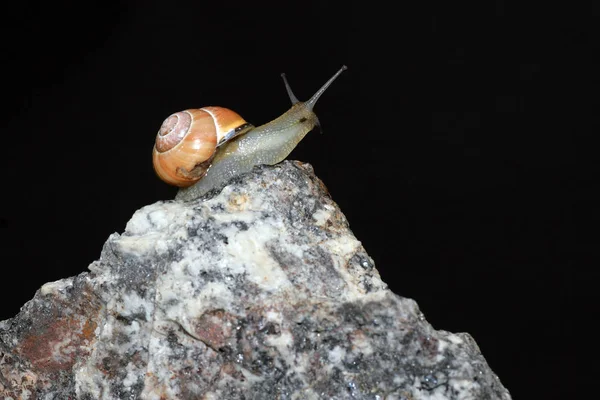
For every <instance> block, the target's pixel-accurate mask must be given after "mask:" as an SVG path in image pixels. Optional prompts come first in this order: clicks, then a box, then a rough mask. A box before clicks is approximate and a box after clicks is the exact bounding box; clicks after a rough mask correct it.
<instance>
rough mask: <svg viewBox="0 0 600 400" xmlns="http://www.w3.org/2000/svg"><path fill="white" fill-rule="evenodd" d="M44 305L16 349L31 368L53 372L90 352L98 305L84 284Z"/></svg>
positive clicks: (62, 368)
mask: <svg viewBox="0 0 600 400" xmlns="http://www.w3.org/2000/svg"><path fill="white" fill-rule="evenodd" d="M44 300H45V299H44ZM44 300H42V301H44ZM47 306H49V308H50V309H49V310H48V312H47V313H44V314H42V313H39V314H38V319H36V320H35V321H32V327H31V329H30V331H29V332H28V333H27V334H25V335H24V336H23V338H22V340H21V342H20V343H19V345H18V346H17V347H16V348H15V352H16V353H17V354H18V355H19V356H21V357H22V358H24V359H26V360H27V361H29V363H30V364H31V366H32V367H33V369H34V371H39V372H49V373H55V372H58V371H60V370H68V369H70V368H71V367H72V366H73V364H75V361H76V360H77V359H78V358H80V357H83V356H86V355H87V354H89V350H90V346H91V345H92V343H93V341H94V339H95V330H96V327H97V318H98V313H99V310H100V307H101V305H100V304H99V301H98V299H97V298H96V297H95V296H94V295H93V293H92V292H91V288H89V287H88V286H87V285H86V286H85V287H84V288H83V289H82V290H81V291H80V292H78V293H76V294H73V296H69V298H67V299H61V298H59V297H54V298H53V299H51V300H49V301H48V304H47Z"/></svg>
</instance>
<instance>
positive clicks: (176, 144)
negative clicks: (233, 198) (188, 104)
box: [152, 107, 247, 187]
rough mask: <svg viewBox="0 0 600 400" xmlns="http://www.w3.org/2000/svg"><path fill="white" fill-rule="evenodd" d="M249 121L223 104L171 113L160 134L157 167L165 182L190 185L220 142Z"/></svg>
mask: <svg viewBox="0 0 600 400" xmlns="http://www.w3.org/2000/svg"><path fill="white" fill-rule="evenodd" d="M243 125H247V122H246V121H244V119H243V118H242V117H241V116H240V115H239V114H237V113H236V112H234V111H232V110H229V109H227V108H223V107H204V108H198V109H189V110H185V111H180V112H178V113H175V114H172V115H170V116H169V117H168V118H167V119H166V120H165V121H164V122H163V124H162V126H161V127H160V129H159V131H158V134H157V135H156V143H155V145H154V150H153V152H152V160H153V164H154V170H155V171H156V173H157V175H158V176H159V177H160V178H161V179H162V180H163V181H165V182H167V183H169V184H171V185H175V186H180V187H186V186H191V185H193V184H194V183H195V182H197V181H198V180H200V179H201V178H202V177H203V176H204V175H205V174H206V171H207V170H208V168H209V167H210V162H211V160H212V158H213V157H214V155H215V151H216V148H217V145H218V144H221V142H222V141H223V140H225V138H229V137H231V132H232V131H235V130H236V128H239V127H240V126H243Z"/></svg>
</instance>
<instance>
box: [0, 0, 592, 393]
mask: <svg viewBox="0 0 600 400" xmlns="http://www.w3.org/2000/svg"><path fill="white" fill-rule="evenodd" d="M414 3H415V2H404V3H399V4H395V5H394V6H387V5H383V3H377V2H355V3H351V2H343V3H334V2H329V1H314V2H290V3H289V4H283V3H282V2H259V3H255V2H245V3H239V4H236V3H230V2H214V1H213V2H202V1H195V2H191V1H186V2H177V1H169V2H154V1H128V2H121V3H120V4H118V5H117V4H115V5H106V4H104V2H100V1H98V2H74V1H73V2H62V3H60V2H59V3H53V4H36V3H30V2H21V3H19V4H13V5H12V6H11V7H12V8H10V9H6V8H5V9H4V16H3V19H4V26H3V31H4V33H3V40H2V42H3V48H4V50H3V58H4V61H3V63H2V64H3V69H4V70H5V72H4V73H3V77H4V84H3V92H4V95H3V98H4V100H5V103H6V105H5V106H4V111H3V112H4V113H5V114H6V115H5V116H3V119H2V125H1V126H2V132H1V135H2V138H3V152H2V155H1V156H0V172H1V179H2V181H1V182H2V183H1V186H0V187H1V189H0V190H1V196H0V235H1V236H0V239H1V240H0V251H1V254H0V255H1V256H0V263H1V267H2V271H3V276H2V278H1V279H2V286H1V287H2V290H0V296H1V297H0V302H1V303H0V304H2V306H1V308H0V311H1V314H0V320H2V319H6V318H10V317H12V316H14V315H15V314H16V313H17V312H18V311H19V307H20V306H21V305H22V304H24V303H25V302H26V301H27V300H28V299H30V298H31V297H33V295H34V293H35V291H36V290H37V289H38V288H39V287H40V286H41V285H42V284H43V283H45V282H48V281H54V280H58V279H61V278H65V277H68V276H72V275H75V274H78V273H80V272H83V271H85V270H86V268H87V265H88V264H89V263H90V262H92V261H93V260H95V259H97V258H98V256H99V254H100V250H101V248H102V245H103V243H104V241H105V240H106V239H107V237H108V235H110V234H111V233H113V232H122V231H123V230H124V227H125V224H126V223H127V221H128V220H129V218H130V217H131V215H132V213H133V212H134V211H135V210H136V209H138V208H140V207H142V206H144V205H147V204H151V203H153V202H155V201H158V200H164V199H170V198H173V196H174V195H175V192H176V189H175V188H172V187H168V186H167V185H165V184H163V183H162V182H161V181H160V180H158V179H157V178H156V177H155V175H154V172H153V170H152V165H151V158H150V154H151V150H152V146H153V142H154V136H155V134H156V131H157V130H158V127H159V126H160V124H161V123H162V121H163V120H164V118H166V117H167V116H168V115H169V114H171V113H173V112H175V111H179V110H182V109H186V108H192V107H201V106H205V105H222V106H226V107H229V108H232V109H233V110H236V111H237V112H238V113H240V114H241V115H242V116H244V117H245V119H247V120H248V121H250V122H252V123H254V124H262V123H265V122H267V121H269V120H271V119H273V118H274V117H276V116H278V115H279V114H281V113H283V112H284V111H286V110H287V109H288V108H289V100H288V98H287V95H286V93H285V90H284V86H283V84H282V82H281V78H280V76H279V75H280V73H281V72H286V73H287V75H288V78H289V80H290V84H291V86H292V88H293V89H294V91H295V93H296V95H297V96H298V97H299V98H300V99H301V100H302V99H307V98H308V97H310V96H311V95H312V94H313V92H314V91H315V90H317V89H318V88H319V87H320V86H321V85H322V84H323V83H324V82H325V80H327V79H328V78H329V77H330V76H331V75H332V74H333V73H334V72H335V71H336V70H337V69H338V68H339V67H340V66H341V65H342V64H347V65H348V67H349V69H348V71H346V72H344V73H343V74H342V76H341V77H340V78H339V79H338V81H336V82H335V84H334V85H333V86H332V87H331V88H330V89H329V90H328V91H327V92H326V93H325V95H324V96H323V97H322V98H321V100H320V101H319V103H318V104H317V106H316V108H315V111H316V113H317V115H318V116H319V118H320V121H321V123H322V126H323V131H324V132H323V134H319V133H318V132H317V131H314V132H312V133H311V134H309V135H308V136H307V137H306V138H305V139H304V141H303V142H302V143H301V144H300V145H299V146H298V148H297V149H296V150H295V151H294V152H293V153H292V155H291V156H290V158H291V159H298V160H301V161H305V162H309V163H311V164H312V165H313V167H314V169H315V171H316V173H317V175H318V176H319V177H320V178H321V179H322V180H323V181H324V182H325V184H326V185H327V187H328V189H329V190H330V193H331V195H332V197H333V199H334V200H335V201H336V202H337V203H338V204H339V206H340V207H341V209H342V211H343V212H344V213H345V215H346V217H347V218H348V220H349V222H350V226H351V228H352V230H353V232H354V233H355V235H356V236H357V238H358V239H359V240H361V241H362V243H363V245H364V246H365V248H366V249H367V251H368V252H369V254H370V255H371V257H372V258H373V259H374V260H375V262H376V264H377V267H378V269H379V271H380V273H381V276H382V278H383V280H384V281H386V282H387V283H388V284H389V286H390V287H391V289H392V290H393V291H394V292H395V293H397V294H400V295H402V296H406V297H411V298H413V299H415V300H416V301H417V302H418V303H419V305H420V307H421V309H422V311H423V312H424V313H425V315H426V317H427V319H428V320H429V322H431V324H433V326H434V327H435V328H436V329H444V330H449V331H453V332H463V331H464V332H469V333H470V334H471V335H473V337H474V338H475V340H476V341H477V343H478V344H479V346H480V348H481V350H482V353H483V354H484V356H485V357H486V359H487V361H488V362H489V364H490V366H491V368H492V369H493V370H494V371H495V372H496V373H497V374H498V376H499V377H500V379H501V381H502V382H503V384H504V385H505V386H506V387H507V388H508V389H509V390H510V391H511V393H512V394H513V396H514V397H515V398H545V399H550V398H553V399H554V398H556V399H558V398H561V399H566V398H577V395H581V394H582V393H584V391H586V389H587V388H588V387H589V386H590V385H592V384H593V382H594V380H595V379H596V375H595V374H594V372H593V368H591V366H590V365H588V364H587V362H586V360H587V359H588V357H591V355H590V353H591V352H593V351H595V347H597V345H596V336H597V335H596V334H595V333H593V332H594V331H590V330H589V329H590V328H589V327H588V326H587V325H588V324H590V323H591V322H592V321H594V318H596V317H597V316H598V313H597V294H596V290H597V283H598V278H599V274H598V265H597V264H596V263H592V261H591V257H592V255H594V253H595V252H596V250H597V243H598V242H597V241H596V239H595V237H594V236H593V235H592V232H593V231H595V230H597V222H598V214H599V209H598V206H597V203H596V199H595V198H594V196H593V194H594V192H595V190H594V189H597V187H596V186H598V185H597V180H598V175H597V173H596V169H597V168H596V165H597V163H598V156H597V153H598V147H596V146H593V145H592V139H593V137H594V136H597V135H598V101H597V97H598V90H597V84H598V78H597V75H598V65H597V64H594V58H597V57H598V47H599V46H598V43H599V35H598V26H599V25H598V23H599V21H600V20H599V18H600V10H599V7H598V5H597V4H598V3H596V4H595V5H592V4H591V3H589V4H588V3H585V2H580V3H578V4H579V5H576V6H574V5H569V6H568V7H567V6H565V4H557V5H555V6H552V5H549V4H547V3H544V2H537V3H533V2H523V1H510V2H509V1H501V0H497V1H493V2H481V1H471V2H442V3H441V4H432V3H427V7H426V8H427V9H424V8H425V7H421V6H419V5H416V4H414ZM3 7H6V6H3ZM392 7H394V8H392ZM588 321H590V322H588Z"/></svg>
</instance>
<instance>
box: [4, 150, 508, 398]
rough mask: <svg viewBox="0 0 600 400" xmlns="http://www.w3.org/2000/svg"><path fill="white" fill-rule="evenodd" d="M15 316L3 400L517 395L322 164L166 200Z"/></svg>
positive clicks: (255, 175) (269, 171)
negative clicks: (426, 303)
mask: <svg viewBox="0 0 600 400" xmlns="http://www.w3.org/2000/svg"><path fill="white" fill-rule="evenodd" d="M89 270H90V271H89V272H84V273H82V274H80V275H78V276H76V277H72V278H68V279H63V280H60V281H57V282H52V283H48V284H45V285H44V286H42V287H41V288H40V289H39V290H38V291H37V292H36V294H35V297H34V298H33V299H32V300H31V301H29V302H28V303H26V304H25V305H24V306H23V308H22V309H21V312H20V313H19V314H18V315H17V316H16V317H14V318H12V319H9V320H6V321H3V322H0V398H2V399H107V400H108V399H157V400H158V399H373V400H375V399H382V400H383V399H387V400H392V399H396V400H401V399H403V400H409V399H431V400H433V399H435V400H440V399H510V395H509V393H508V391H507V390H506V389H505V388H504V387H503V386H502V384H501V383H500V381H499V379H498V378H497V376H496V375H495V374H494V373H493V372H492V371H491V370H490V368H489V367H488V365H487V363H486V362H485V359H484V358H483V356H482V355H481V354H480V352H479V349H478V347H477V345H476V344H475V342H474V341H473V339H472V338H471V337H470V336H469V335H468V334H465V333H460V334H452V333H449V332H445V331H435V330H434V329H433V328H432V327H431V325H430V324H429V323H428V322H427V321H426V320H425V318H424V317H423V315H422V314H421V313H420V312H419V309H418V307H417V304H416V303H415V302H414V301H413V300H410V299H406V298H401V297H399V296H397V295H395V294H393V293H392V292H391V291H390V290H389V289H387V287H386V285H385V283H383V282H382V281H381V279H380V277H379V274H378V272H377V270H376V269H375V266H374V264H373V261H372V259H371V258H370V257H369V256H368V255H367V253H366V252H365V250H364V249H363V247H362V246H361V243H360V242H359V241H358V240H357V239H356V238H355V237H354V235H353V234H352V232H351V231H350V230H349V227H348V223H347V221H346V219H345V217H344V215H343V214H342V213H341V211H340V210H339V208H338V207H337V205H336V204H335V203H334V202H333V201H332V199H331V198H330V197H329V195H328V193H327V190H326V189H325V187H324V186H323V184H322V183H321V181H320V180H319V179H318V178H316V177H315V175H314V174H313V171H312V168H311V167H310V166H309V165H307V164H301V163H298V162H288V161H286V162H284V163H282V164H279V165H277V166H274V167H259V168H255V170H254V171H253V172H251V173H250V174H249V175H247V176H245V177H243V179H237V180H235V181H233V182H231V184H230V185H228V186H226V187H225V188H224V189H223V191H222V192H221V193H220V194H218V195H216V196H215V197H213V198H210V199H208V198H207V199H199V200H196V201H191V202H182V201H161V202H158V203H156V204H152V205H149V206H147V207H144V208H142V209H140V210H138V211H137V212H136V213H135V214H134V216H133V217H132V219H131V220H130V221H129V223H128V224H127V227H126V229H125V232H124V233H123V234H121V235H119V234H116V233H115V234H113V235H111V236H110V237H109V239H108V240H107V242H106V244H105V245H104V248H103V250H102V254H101V256H100V259H99V260H98V261H95V262H93V263H92V264H91V265H90V266H89Z"/></svg>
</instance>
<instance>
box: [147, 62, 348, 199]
mask: <svg viewBox="0 0 600 400" xmlns="http://www.w3.org/2000/svg"><path fill="white" fill-rule="evenodd" d="M345 69H346V66H343V67H342V68H341V69H340V70H338V71H337V73H336V74H335V75H334V76H333V77H331V78H330V79H329V80H328V81H327V82H326V83H325V84H324V85H323V86H322V87H321V88H320V89H319V90H318V91H317V92H316V93H315V94H314V95H313V96H312V97H311V98H310V99H309V100H308V101H306V102H300V101H298V99H297V98H296V96H294V94H293V92H292V90H291V88H290V86H289V84H288V82H287V80H286V79H285V75H284V74H282V77H283V79H284V83H285V86H286V89H287V92H288V95H289V97H290V100H291V101H292V107H291V108H290V109H289V110H288V111H287V112H285V113H284V114H282V115H281V116H279V117H278V118H276V119H274V120H273V121H271V122H269V123H267V124H264V125H261V126H259V127H254V126H252V125H251V124H249V123H247V122H246V121H245V120H244V119H243V118H241V117H240V116H239V115H237V114H236V113H235V112H233V111H231V110H227V109H222V108H218V113H214V112H213V114H219V113H220V114H223V116H227V118H229V119H228V121H227V123H220V122H219V121H217V122H216V126H218V125H219V124H220V125H221V126H222V129H214V130H213V129H210V128H209V129H208V131H209V133H208V134H204V133H202V134H201V133H194V134H193V135H190V133H191V132H195V128H196V127H200V126H202V125H203V123H204V122H206V121H201V122H199V123H198V124H196V123H195V122H196V120H195V119H193V118H188V117H187V116H181V115H179V116H177V114H180V113H177V114H173V115H172V116H170V117H169V118H167V120H165V122H164V123H163V126H162V127H161V129H160V130H159V132H158V134H157V143H156V145H155V147H154V151H153V160H154V169H155V171H156V173H157V174H158V175H159V177H160V178H161V179H163V180H164V181H165V182H167V183H170V184H173V185H177V186H180V187H181V189H180V190H179V192H178V194H177V197H176V198H177V199H181V200H191V199H194V198H198V197H199V196H202V195H203V194H205V193H207V192H208V191H210V190H212V189H215V188H217V187H218V186H219V185H220V184H222V183H223V182H225V181H227V180H229V179H231V178H233V177H235V176H238V175H241V174H243V173H246V172H249V171H251V170H252V168H254V166H256V165H261V164H267V165H274V164H277V163H279V162H281V161H283V160H284V159H285V158H286V157H287V156H288V155H289V154H290V153H291V152H292V150H293V149H294V148H295V147H296V145H297V144H298V143H299V142H300V141H301V140H302V139H303V138H304V136H306V134H307V133H308V132H310V131H311V130H312V129H313V128H314V127H315V126H316V125H318V123H319V121H318V118H317V116H316V114H315V113H314V112H313V108H314V106H315V103H316V102H317V100H318V99H319V97H320V96H321V95H322V94H323V93H324V92H325V90H326V89H327V88H328V87H329V86H330V85H331V83H332V82H333V81H334V80H335V79H336V78H337V77H338V76H339V75H340V74H341V73H342V71H344V70H345ZM205 109H209V111H211V110H213V109H217V108H216V107H206V108H205ZM200 110H202V109H200ZM223 110H227V111H223ZM182 113H188V114H189V115H190V117H195V116H196V114H199V112H196V111H194V110H186V111H184V112H182ZM209 114H210V112H209ZM233 114H235V115H237V117H236V116H235V115H233ZM174 116H176V117H174ZM180 119H181V120H184V121H183V122H186V121H188V120H190V121H191V122H194V124H190V126H191V127H190V128H189V132H190V133H188V135H187V136H186V132H185V128H183V125H182V127H178V128H176V129H172V128H173V127H174V126H176V125H177V123H179V122H180ZM199 120H200V119H199ZM184 125H185V124H184ZM165 132H171V133H170V134H169V135H167V134H165ZM213 132H216V133H213ZM170 135H172V138H171V141H172V142H175V141H176V139H180V140H179V142H178V143H177V144H175V145H173V146H171V147H169V148H168V150H167V151H161V149H164V148H167V147H168V146H167V145H163V144H162V140H163V139H164V138H165V137H166V136H170ZM188 137H189V138H188ZM205 138H208V139H207V140H206V141H204V139H205ZM159 140H160V141H161V143H160V144H159ZM169 143H170V142H169Z"/></svg>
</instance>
